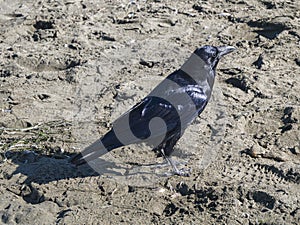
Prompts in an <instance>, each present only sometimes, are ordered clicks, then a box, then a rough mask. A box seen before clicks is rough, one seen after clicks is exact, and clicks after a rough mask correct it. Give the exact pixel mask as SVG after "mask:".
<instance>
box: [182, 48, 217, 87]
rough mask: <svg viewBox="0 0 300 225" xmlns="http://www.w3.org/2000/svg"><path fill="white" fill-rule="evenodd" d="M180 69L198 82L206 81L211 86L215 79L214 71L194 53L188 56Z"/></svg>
mask: <svg viewBox="0 0 300 225" xmlns="http://www.w3.org/2000/svg"><path fill="white" fill-rule="evenodd" d="M180 69H181V70H182V71H184V72H185V73H187V74H188V75H189V76H190V77H192V78H193V79H194V80H195V81H196V82H197V83H198V84H202V83H203V82H208V84H209V86H210V87H211V88H212V86H213V84H214V80H215V71H214V69H213V68H211V67H210V66H209V65H207V63H205V62H204V61H203V60H202V59H201V58H200V57H199V56H198V55H196V54H195V53H193V54H192V55H191V56H190V58H189V59H188V60H187V61H186V62H185V63H184V64H183V65H182V66H181V68H180Z"/></svg>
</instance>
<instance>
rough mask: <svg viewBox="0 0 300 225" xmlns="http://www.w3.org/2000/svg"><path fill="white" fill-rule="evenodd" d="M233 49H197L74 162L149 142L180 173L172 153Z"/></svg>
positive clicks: (73, 160) (74, 158)
mask: <svg viewBox="0 0 300 225" xmlns="http://www.w3.org/2000/svg"><path fill="white" fill-rule="evenodd" d="M233 50H234V48H233V47H231V46H227V47H226V46H223V47H213V46H204V47H202V48H198V49H196V50H195V52H194V53H193V54H192V56H191V57H190V58H189V59H188V60H187V61H186V63H185V64H184V65H183V66H182V67H181V68H180V69H179V70H177V71H175V72H173V73H172V74H170V75H169V76H168V77H166V79H164V80H163V81H162V82H161V83H160V84H159V85H158V86H157V87H155V88H154V89H153V91H152V92H151V93H150V94H149V95H148V96H146V97H145V98H144V99H142V100H141V101H140V102H139V103H138V104H136V105H135V106H133V107H132V108H131V109H130V110H129V111H127V112H126V113H124V114H123V115H122V116H121V117H120V118H118V119H117V120H116V121H115V122H114V124H113V127H112V129H111V130H110V131H109V132H108V133H107V134H105V135H104V136H103V137H102V138H101V139H100V140H98V141H96V142H95V143H94V144H92V145H91V146H89V147H87V148H86V149H85V150H83V151H82V152H81V153H79V154H78V155H76V156H75V157H73V158H72V160H71V162H72V163H74V164H76V165H81V164H84V163H86V162H88V161H91V160H93V159H96V158H98V157H99V156H101V155H103V154H105V153H107V152H109V151H111V150H112V149H115V148H118V147H121V146H124V145H129V144H134V143H140V142H147V143H148V144H149V145H152V146H153V147H154V149H155V150H159V151H160V152H161V153H162V154H163V155H164V156H165V157H166V159H167V160H168V161H169V162H170V163H171V164H172V166H173V168H174V170H175V173H177V174H180V171H178V170H177V168H176V167H175V165H174V164H173V163H172V161H171V160H170V159H169V158H168V156H170V155H171V153H172V152H173V148H174V146H175V144H176V142H177V141H178V140H179V139H180V137H181V136H182V135H183V133H184V130H185V129H186V128H187V126H188V125H189V124H191V123H192V122H193V121H194V120H195V118H196V117H197V116H198V115H199V114H200V113H201V112H202V111H203V110H204V108H205V107H206V105H207V103H208V101H209V99H210V96H211V92H212V88H213V84H214V79H215V73H216V71H215V70H216V66H217V64H218V62H219V59H220V58H221V57H222V56H223V55H225V54H227V53H229V52H232V51H233ZM155 119H156V120H155ZM151 123H152V124H151Z"/></svg>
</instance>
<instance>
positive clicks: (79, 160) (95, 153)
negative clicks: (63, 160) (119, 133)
mask: <svg viewBox="0 0 300 225" xmlns="http://www.w3.org/2000/svg"><path fill="white" fill-rule="evenodd" d="M121 146H123V144H122V143H121V142H120V141H119V140H118V138H117V137H116V135H115V132H114V131H113V129H112V130H111V131H109V132H108V133H107V134H105V135H104V137H102V138H101V139H99V140H97V141H95V142H94V143H93V144H91V145H90V146H88V147H87V148H85V149H84V150H83V151H82V152H80V153H78V154H77V155H75V156H74V157H73V158H72V159H71V163H73V164H75V165H76V166H79V165H82V164H85V163H87V162H89V161H92V160H94V159H96V158H98V157H100V156H102V155H104V154H106V153H107V152H109V151H111V150H113V149H115V148H119V147H121Z"/></svg>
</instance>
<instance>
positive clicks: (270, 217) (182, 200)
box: [0, 0, 300, 225]
mask: <svg viewBox="0 0 300 225" xmlns="http://www.w3.org/2000/svg"><path fill="white" fill-rule="evenodd" d="M129 3H130V2H129V1H128V0H123V1H107V0H99V1H94V2H93V1H86V0H83V1H79V0H69V1H65V0H63V1H44V0H41V1H32V0H28V1H21V0H19V1H18V0H10V1H7V0H2V1H1V2H0V29H1V32H0V114H1V116H0V138H1V139H0V153H1V154H0V194H1V196H0V199H1V201H0V215H1V223H2V224H245V225H246V224H300V192H299V188H300V166H299V165H300V144H299V143H300V127H299V121H300V99H299V96H300V95H299V90H300V76H299V72H300V50H299V46H300V21H299V20H300V19H299V18H300V3H299V1H298V0H285V1H284V0H275V1H268V0H261V1H260V0H241V1H233V0H228V1H221V0H217V1H216V0H209V1H185V2H183V1H159V0H156V1H155V0H153V1H136V2H135V1H131V4H129ZM206 44H210V45H217V46H219V45H233V46H235V47H236V48H237V51H235V52H234V53H232V54H230V55H228V56H226V58H224V59H223V60H222V61H221V62H220V64H219V65H218V75H217V83H216V85H215V88H214V92H213V96H214V97H213V99H212V101H211V102H210V103H209V105H208V107H207V108H206V110H205V112H204V113H203V114H202V115H201V117H200V118H199V119H197V121H196V122H195V123H194V124H193V125H192V126H191V127H190V128H189V129H188V130H187V131H186V133H185V135H184V136H183V137H182V139H181V140H180V142H179V143H178V144H177V146H176V150H175V153H174V158H175V159H176V160H177V161H178V162H179V163H180V165H181V166H184V167H187V168H189V169H191V176H190V177H179V176H169V175H167V174H166V171H168V170H169V169H170V168H169V167H167V166H166V165H165V163H164V162H163V160H162V159H161V158H156V157H155V155H154V154H153V153H152V152H151V151H150V149H149V147H147V146H143V145H139V146H137V145H133V146H128V147H124V148H121V149H118V150H115V151H114V152H113V153H112V154H110V155H108V156H106V157H104V158H103V159H100V160H101V162H100V163H99V164H98V165H101V166H102V167H101V169H100V170H101V172H102V173H100V175H99V174H97V173H95V171H94V170H93V169H92V168H90V167H89V166H82V167H80V168H75V167H73V166H72V165H70V164H69V163H68V158H69V157H70V156H71V155H72V154H74V153H75V152H79V151H80V149H82V148H83V147H85V146H88V145H89V144H90V143H92V142H93V141H94V140H96V139H97V138H99V137H100V136H101V135H103V134H104V133H105V132H106V131H108V129H109V128H110V126H111V123H112V121H113V120H114V119H115V118H116V117H117V116H118V115H120V114H121V113H122V112H124V111H126V110H127V109H128V108H129V107H130V106H131V105H133V104H135V103H137V102H138V101H139V100H140V99H141V98H143V97H144V96H146V95H147V93H148V92H149V91H150V90H151V89H152V88H153V87H154V86H155V84H156V83H158V82H159V81H161V80H162V79H163V78H164V77H165V76H167V75H168V74H169V73H170V72H172V71H174V70H175V69H177V68H179V67H180V66H181V65H182V63H183V62H184V61H185V60H186V59H187V58H188V57H189V55H190V54H191V52H193V51H194V50H195V48H196V47H199V46H202V45H206ZM219 115H222V119H221V120H217V118H219ZM153 164H154V166H153ZM124 171H126V172H127V173H124Z"/></svg>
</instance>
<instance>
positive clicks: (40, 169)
mask: <svg viewBox="0 0 300 225" xmlns="http://www.w3.org/2000/svg"><path fill="white" fill-rule="evenodd" d="M73 155H74V154H68V153H66V154H64V155H61V156H59V157H57V156H54V155H43V154H37V153H35V152H33V151H25V152H22V151H21V152H18V151H14V152H9V154H6V158H7V159H8V160H10V162H11V164H12V165H17V167H16V168H15V169H14V171H13V172H12V173H9V172H8V173H7V175H6V178H7V179H10V178H11V177H13V176H14V175H16V174H22V175H25V176H26V177H27V178H26V179H25V181H24V182H23V183H25V184H27V185H30V184H31V183H32V182H34V183H37V184H47V183H50V182H53V181H59V180H63V179H71V178H84V177H92V176H99V175H101V173H103V174H105V173H107V174H115V175H120V174H118V173H117V172H116V171H115V170H112V168H114V169H115V168H117V167H118V166H117V165H115V164H114V163H113V162H109V161H106V160H104V159H97V160H98V161H97V163H99V164H100V165H101V173H99V170H98V172H97V171H95V169H94V168H92V167H91V166H90V165H89V164H85V165H82V166H78V167H77V166H75V165H73V164H72V163H71V162H70V158H71V157H73Z"/></svg>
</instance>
